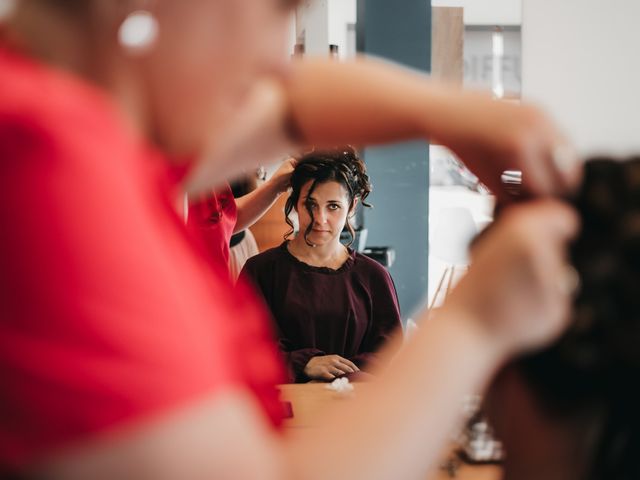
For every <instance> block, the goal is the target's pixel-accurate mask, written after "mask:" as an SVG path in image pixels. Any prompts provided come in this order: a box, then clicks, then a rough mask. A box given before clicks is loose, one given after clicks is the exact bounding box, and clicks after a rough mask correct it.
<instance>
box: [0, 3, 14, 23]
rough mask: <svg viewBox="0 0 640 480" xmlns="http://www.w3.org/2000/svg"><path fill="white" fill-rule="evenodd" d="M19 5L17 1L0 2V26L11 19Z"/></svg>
mask: <svg viewBox="0 0 640 480" xmlns="http://www.w3.org/2000/svg"><path fill="white" fill-rule="evenodd" d="M17 3H18V2H16V0H0V24H1V23H3V22H5V21H7V20H9V18H11V15H13V12H14V10H15V9H16V5H17Z"/></svg>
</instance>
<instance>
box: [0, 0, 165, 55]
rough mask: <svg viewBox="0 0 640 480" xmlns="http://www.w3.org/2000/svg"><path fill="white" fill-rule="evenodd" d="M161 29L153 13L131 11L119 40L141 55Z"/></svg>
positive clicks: (134, 53)
mask: <svg viewBox="0 0 640 480" xmlns="http://www.w3.org/2000/svg"><path fill="white" fill-rule="evenodd" d="M0 1H2V0H0ZM159 30H160V28H159V25H158V20H157V19H156V17H155V16H154V15H153V13H151V12H149V11H147V10H137V11H135V12H132V13H130V14H129V16H128V17H127V18H125V19H124V22H122V25H120V29H119V30H118V40H119V41H120V45H121V46H122V48H124V49H125V50H126V51H127V52H129V53H130V54H132V55H141V54H144V53H146V52H148V51H149V50H151V49H152V48H153V46H154V45H155V43H156V41H157V40H158V34H159Z"/></svg>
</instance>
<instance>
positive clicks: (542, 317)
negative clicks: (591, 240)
mask: <svg viewBox="0 0 640 480" xmlns="http://www.w3.org/2000/svg"><path fill="white" fill-rule="evenodd" d="M577 229H578V219H577V215H576V214H575V213H574V212H573V211H572V210H571V209H570V208H569V207H568V206H566V205H564V204H562V203H560V202H558V201H555V200H538V201H535V202H530V203H526V204H521V205H517V206H512V207H509V209H507V210H505V211H504V213H503V215H502V216H501V217H500V219H499V220H498V221H497V222H496V224H495V226H493V227H492V231H489V232H487V234H486V236H485V237H484V238H482V239H481V240H480V241H479V242H478V244H477V245H476V247H475V248H474V250H473V252H472V266H471V268H470V270H469V273H468V275H467V276H466V277H465V278H464V279H463V280H462V281H461V282H460V284H459V285H458V286H457V287H456V289H455V290H454V292H453V293H452V295H451V296H450V297H449V299H448V300H447V302H446V305H445V308H449V309H453V310H454V311H458V312H460V310H462V313H463V315H462V317H467V318H471V319H474V321H477V325H479V326H480V327H481V331H482V332H484V333H485V334H486V338H487V339H488V341H489V342H490V343H492V344H494V345H492V346H494V347H497V349H498V351H499V352H501V353H504V354H505V355H511V354H514V353H519V352H522V351H526V350H530V349H534V348H538V347H542V346H544V345H546V344H548V343H550V342H551V341H553V340H554V339H555V338H556V337H558V336H559V335H560V333H561V332H562V331H563V329H564V328H565V327H566V325H567V323H568V319H569V313H570V307H571V296H572V294H573V290H574V287H575V282H576V278H575V276H574V275H575V274H574V275H572V272H573V270H572V269H571V268H570V267H568V265H567V263H566V257H567V244H568V242H569V241H570V239H571V238H572V237H573V236H574V235H575V234H576V231H577ZM573 273H574V272H573Z"/></svg>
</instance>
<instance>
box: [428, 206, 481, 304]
mask: <svg viewBox="0 0 640 480" xmlns="http://www.w3.org/2000/svg"><path fill="white" fill-rule="evenodd" d="M433 229H434V230H433V234H432V237H431V238H432V241H431V244H430V254H431V255H433V256H434V257H436V258H438V259H439V260H442V261H443V262H444V263H445V264H446V267H445V269H444V272H443V273H442V275H441V276H440V280H439V281H438V286H437V288H436V290H435V293H434V295H433V298H432V300H431V303H430V304H429V309H431V308H433V307H434V306H435V305H436V302H437V301H438V300H440V303H442V302H443V301H444V299H445V298H446V297H447V295H448V294H449V292H450V291H451V289H452V287H453V285H454V284H455V281H457V280H458V279H459V278H460V277H461V276H462V275H464V273H465V272H466V271H467V268H468V265H469V244H470V243H471V241H472V240H473V238H474V237H475V236H476V235H477V233H478V227H477V226H476V223H475V221H474V220H473V217H472V216H471V212H470V211H469V210H468V209H467V208H464V207H447V208H442V209H441V210H440V211H439V212H438V213H437V215H436V219H435V222H434V226H433Z"/></svg>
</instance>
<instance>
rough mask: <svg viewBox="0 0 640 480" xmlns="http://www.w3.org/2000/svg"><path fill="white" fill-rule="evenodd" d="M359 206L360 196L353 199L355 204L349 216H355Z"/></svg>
mask: <svg viewBox="0 0 640 480" xmlns="http://www.w3.org/2000/svg"><path fill="white" fill-rule="evenodd" d="M357 207H358V198H357V197H356V198H354V199H353V204H352V205H351V209H350V210H349V218H353V217H355V215H356V208H357Z"/></svg>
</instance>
